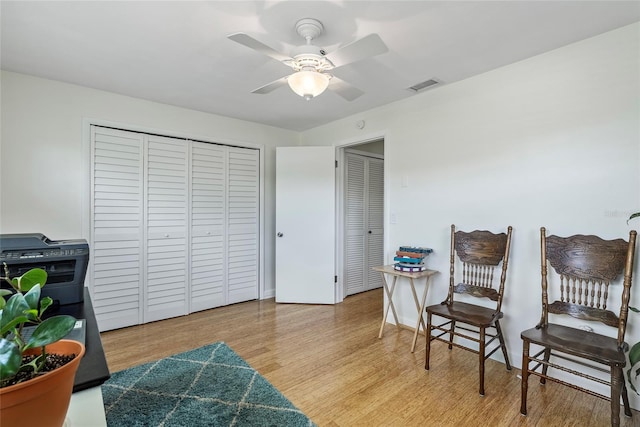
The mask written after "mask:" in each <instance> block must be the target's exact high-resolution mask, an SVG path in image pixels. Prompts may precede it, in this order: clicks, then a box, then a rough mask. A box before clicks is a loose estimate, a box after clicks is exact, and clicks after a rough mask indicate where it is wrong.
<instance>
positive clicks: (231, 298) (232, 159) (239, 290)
mask: <svg viewBox="0 0 640 427" xmlns="http://www.w3.org/2000/svg"><path fill="white" fill-rule="evenodd" d="M259 173H260V164H259V152H258V150H252V149H246V148H235V147H229V148H228V166H227V180H228V191H227V247H226V249H227V251H226V253H227V284H228V289H227V303H228V304H233V303H236V302H240V301H248V300H251V299H256V298H258V268H259V241H260V236H259V225H260V224H259V218H260V206H259V202H260V198H259V193H260V187H259V176H260V175H259Z"/></svg>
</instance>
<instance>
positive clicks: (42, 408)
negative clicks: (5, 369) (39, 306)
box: [0, 340, 85, 427]
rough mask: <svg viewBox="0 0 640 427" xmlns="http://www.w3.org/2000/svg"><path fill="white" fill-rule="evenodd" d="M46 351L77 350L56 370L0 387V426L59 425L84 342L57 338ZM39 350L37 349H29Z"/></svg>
mask: <svg viewBox="0 0 640 427" xmlns="http://www.w3.org/2000/svg"><path fill="white" fill-rule="evenodd" d="M46 349H47V353H56V354H76V357H75V358H74V359H73V360H72V361H71V362H69V363H67V364H66V365H64V366H62V367H61V368H58V369H56V370H55V371H51V372H48V373H46V374H44V375H42V376H40V377H37V378H34V379H32V380H29V381H25V382H22V383H20V384H16V385H12V386H9V387H3V388H0V426H2V427H14V426H30V425H33V426H62V425H63V424H64V420H65V417H66V415H67V409H68V408H69V401H70V400H71V393H72V392H73V381H74V379H75V376H76V371H77V370H78V366H79V365H80V361H81V360H82V356H84V350H85V348H84V345H83V344H81V343H79V342H77V341H70V340H60V341H58V342H56V343H53V344H50V345H48V346H47V347H46ZM32 350H33V352H39V351H40V349H39V348H38V349H32Z"/></svg>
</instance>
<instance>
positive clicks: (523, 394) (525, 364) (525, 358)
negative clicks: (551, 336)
mask: <svg viewBox="0 0 640 427" xmlns="http://www.w3.org/2000/svg"><path fill="white" fill-rule="evenodd" d="M528 382H529V341H526V340H522V384H521V386H520V413H521V414H522V415H527V389H528V387H529V384H528Z"/></svg>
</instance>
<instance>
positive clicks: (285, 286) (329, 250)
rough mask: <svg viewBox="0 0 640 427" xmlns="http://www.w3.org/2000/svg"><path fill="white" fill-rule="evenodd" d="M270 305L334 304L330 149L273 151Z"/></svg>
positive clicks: (332, 165)
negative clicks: (273, 283)
mask: <svg viewBox="0 0 640 427" xmlns="http://www.w3.org/2000/svg"><path fill="white" fill-rule="evenodd" d="M276 233H277V237H276V302H290V303H308V304H334V303H335V279H334V277H335V148H334V147H277V148H276Z"/></svg>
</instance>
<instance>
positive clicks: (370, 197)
mask: <svg viewBox="0 0 640 427" xmlns="http://www.w3.org/2000/svg"><path fill="white" fill-rule="evenodd" d="M345 160H346V166H345V177H346V178H345V182H346V191H345V198H346V200H345V260H344V266H345V271H344V278H345V279H344V284H345V291H346V294H347V295H353V294H355V293H358V292H363V291H368V290H370V289H375V288H379V287H381V286H382V277H381V276H380V273H377V272H374V271H373V270H371V267H376V266H380V265H382V264H383V263H384V250H383V247H384V242H383V239H384V227H383V224H384V169H383V165H384V162H383V160H381V159H377V158H372V157H367V156H361V155H358V154H353V153H347V154H346V156H345Z"/></svg>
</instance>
